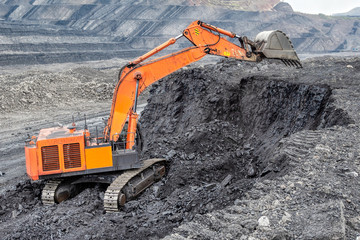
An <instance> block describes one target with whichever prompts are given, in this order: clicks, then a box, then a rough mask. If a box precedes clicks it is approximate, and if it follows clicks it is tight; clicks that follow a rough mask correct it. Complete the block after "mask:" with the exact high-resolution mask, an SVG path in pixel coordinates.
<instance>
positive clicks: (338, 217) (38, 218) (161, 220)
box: [0, 58, 360, 239]
mask: <svg viewBox="0 0 360 240" xmlns="http://www.w3.org/2000/svg"><path fill="white" fill-rule="evenodd" d="M359 68H360V60H359V59H358V58H348V59H342V58H339V59H332V58H320V59H314V60H309V61H306V62H304V69H295V68H287V67H285V66H282V65H279V64H278V63H270V62H263V63H260V64H250V63H239V62H236V61H231V60H226V61H221V62H219V63H217V64H215V65H207V66H203V67H190V68H188V69H185V70H181V71H178V72H177V73H174V74H172V75H170V76H168V77H167V78H165V79H163V80H161V81H159V82H158V83H156V84H155V85H153V87H152V88H151V91H150V95H151V96H150V98H149V100H148V105H147V107H146V108H145V110H144V111H143V112H142V116H141V131H142V136H143V141H144V142H143V143H144V148H143V152H142V157H143V158H150V157H165V158H166V159H167V160H168V164H167V168H168V173H167V175H166V176H165V178H163V179H162V180H161V181H160V182H158V183H156V184H154V185H153V186H151V187H150V188H148V189H147V190H146V191H145V192H144V193H143V194H142V195H141V196H140V197H139V198H137V199H135V200H133V201H130V202H128V203H127V204H126V205H125V207H124V209H123V211H121V212H119V213H115V214H105V213H104V211H103V206H102V201H103V197H104V191H105V188H106V186H104V185H92V186H90V188H88V189H86V190H84V191H83V192H82V193H80V194H79V195H78V196H76V197H75V198H73V199H70V200H68V201H66V202H63V203H61V204H58V205H56V206H46V207H44V206H42V205H41V203H40V202H39V199H38V196H39V189H40V187H41V185H42V183H30V182H21V183H20V184H18V186H17V187H16V188H15V187H14V189H12V190H8V191H7V192H5V193H4V194H3V195H2V196H1V199H0V206H1V213H2V214H1V216H0V221H1V226H2V230H0V233H1V234H2V237H3V238H4V239H13V238H18V239H30V238H39V239H47V238H67V239H78V238H85V239H110V238H120V239H122V238H127V239H160V238H164V237H165V238H166V239H184V238H189V239H249V238H250V237H252V238H254V239H262V238H265V239H341V238H343V239H344V238H349V239H354V238H356V236H358V234H359V233H360V220H359V219H360V218H359V216H358V212H359V208H360V202H359V200H358V194H359V191H358V190H357V187H356V185H357V182H358V179H357V178H358V175H359V173H360V167H359V166H360V164H359V160H360V158H359V156H360V153H359V149H360V146H359V141H358V139H359V136H360V128H359V124H358V123H359V120H360V116H359V114H358V112H359V111H358V110H359V108H360V107H359V105H358V104H357V103H358V101H359V100H360V89H359V87H358V83H357V79H359V71H358V69H359ZM32 199H33V200H32ZM22 201H23V202H24V203H21V202H22ZM10 203H11V204H10ZM19 204H21V205H22V207H20V206H19ZM19 209H21V211H20V210H19ZM14 211H15V213H13V212H14Z"/></svg>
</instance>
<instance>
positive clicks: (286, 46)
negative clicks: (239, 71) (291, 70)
mask: <svg viewBox="0 0 360 240" xmlns="http://www.w3.org/2000/svg"><path fill="white" fill-rule="evenodd" d="M255 43H256V45H257V46H259V47H258V49H257V50H258V52H261V53H262V54H264V56H265V57H266V58H270V59H280V60H282V62H283V63H284V64H285V65H287V66H293V67H302V66H301V63H300V59H299V57H298V56H297V54H296V52H295V50H294V46H293V44H292V42H291V41H290V39H289V38H288V37H287V36H286V35H285V33H283V32H282V31H279V30H276V31H264V32H261V33H259V34H258V35H257V36H256V38H255Z"/></svg>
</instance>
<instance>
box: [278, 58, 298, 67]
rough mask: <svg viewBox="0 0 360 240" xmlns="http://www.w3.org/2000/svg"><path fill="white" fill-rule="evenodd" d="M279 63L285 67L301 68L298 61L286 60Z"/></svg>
mask: <svg viewBox="0 0 360 240" xmlns="http://www.w3.org/2000/svg"><path fill="white" fill-rule="evenodd" d="M281 61H282V62H283V63H284V64H285V65H286V66H287V67H296V68H302V65H301V63H300V62H299V61H295V60H286V59H281Z"/></svg>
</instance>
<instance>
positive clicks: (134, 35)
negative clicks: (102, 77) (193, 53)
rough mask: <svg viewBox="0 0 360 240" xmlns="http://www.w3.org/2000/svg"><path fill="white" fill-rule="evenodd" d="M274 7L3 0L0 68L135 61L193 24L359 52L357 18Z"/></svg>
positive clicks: (301, 47) (302, 47) (304, 48)
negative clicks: (264, 33) (268, 33)
mask: <svg viewBox="0 0 360 240" xmlns="http://www.w3.org/2000/svg"><path fill="white" fill-rule="evenodd" d="M277 3H279V1H278V0H272V1H270V0H269V1H210V0H204V1H184V0H178V1H176V0H173V1H162V0H149V1H145V0H143V1H140V0H138V1H121V3H119V2H118V1H100V0H99V1H96V0H86V1H85V0H84V1H76V2H74V1H65V0H63V1H56V3H55V2H54V1H25V0H22V1H20V0H19V1H5V0H2V1H0V65H2V66H4V65H12V64H37V63H40V64H44V63H53V62H59V63H61V62H76V61H87V60H102V59H109V58H114V57H117V58H126V59H128V58H134V57H137V56H139V55H141V54H142V53H144V52H146V51H148V50H149V49H152V48H154V47H156V46H157V45H159V44H161V43H162V42H164V41H166V40H167V39H169V38H170V37H175V36H177V35H179V34H180V33H181V31H182V30H183V29H184V28H185V27H186V26H187V25H188V24H190V23H191V22H192V21H194V20H197V19H200V20H202V21H206V22H209V23H211V24H213V25H216V26H218V27H222V28H225V29H227V30H230V31H233V32H236V33H237V34H239V35H246V36H248V37H250V38H252V39H253V38H254V37H255V36H256V34H257V33H259V32H261V31H265V30H275V29H280V30H283V31H284V32H285V33H287V34H288V36H289V37H290V38H291V39H292V41H293V43H294V45H295V48H296V50H297V51H298V52H300V53H301V52H306V53H323V52H332V51H356V50H357V49H358V48H359V46H360V40H359V39H360V38H359V34H360V31H358V28H359V20H358V19H356V18H354V19H341V18H340V19H339V18H335V17H324V16H317V15H306V14H301V13H294V12H292V11H291V7H290V6H289V5H288V4H286V3H283V2H281V3H279V4H278V5H276V4H277ZM275 5H276V6H275ZM240 6H241V7H240ZM273 6H275V7H274V9H273V10H272V11H265V10H271V9H272V7H273ZM239 9H240V10H239ZM244 10H246V11H244ZM186 46H189V43H187V42H186V41H185V40H180V41H179V42H178V44H176V45H173V46H172V47H171V48H170V49H172V50H176V49H180V48H183V47H186Z"/></svg>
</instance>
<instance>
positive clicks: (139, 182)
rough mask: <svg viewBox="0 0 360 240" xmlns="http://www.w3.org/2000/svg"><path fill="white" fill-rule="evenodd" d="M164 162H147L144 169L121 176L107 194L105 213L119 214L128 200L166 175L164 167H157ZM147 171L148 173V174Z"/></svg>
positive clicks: (160, 160) (127, 172)
mask: <svg viewBox="0 0 360 240" xmlns="http://www.w3.org/2000/svg"><path fill="white" fill-rule="evenodd" d="M164 161H165V159H149V160H145V161H144V166H143V167H141V168H139V169H135V170H130V171H126V172H124V173H123V174H121V175H119V176H118V177H117V178H116V179H115V180H114V181H113V183H112V184H111V185H110V186H109V187H108V188H107V190H106V192H105V196H104V209H105V211H107V212H118V211H119V210H120V207H121V206H123V205H124V204H125V202H126V200H129V199H131V198H133V197H135V196H137V195H138V194H139V193H141V192H142V191H143V190H145V189H146V188H147V187H148V186H150V185H151V184H152V183H154V182H155V181H156V180H157V179H158V178H159V177H161V176H163V175H164V174H165V168H164V166H160V167H156V166H155V164H157V163H161V162H164ZM151 166H154V167H153V169H152V170H151V171H149V169H151V168H150V167H151ZM147 170H148V172H147V173H146V171H147ZM144 175H146V176H144ZM136 178H138V179H136Z"/></svg>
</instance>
